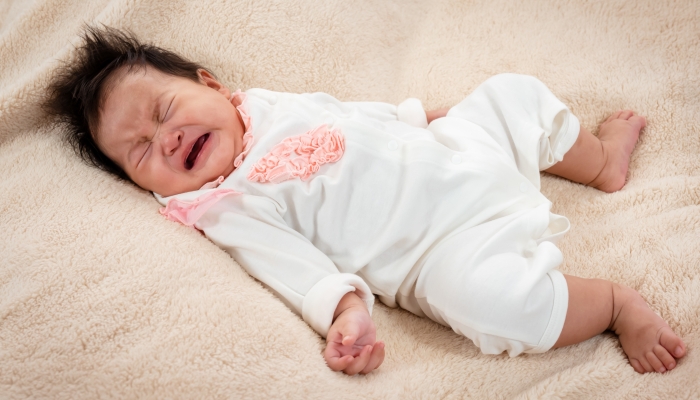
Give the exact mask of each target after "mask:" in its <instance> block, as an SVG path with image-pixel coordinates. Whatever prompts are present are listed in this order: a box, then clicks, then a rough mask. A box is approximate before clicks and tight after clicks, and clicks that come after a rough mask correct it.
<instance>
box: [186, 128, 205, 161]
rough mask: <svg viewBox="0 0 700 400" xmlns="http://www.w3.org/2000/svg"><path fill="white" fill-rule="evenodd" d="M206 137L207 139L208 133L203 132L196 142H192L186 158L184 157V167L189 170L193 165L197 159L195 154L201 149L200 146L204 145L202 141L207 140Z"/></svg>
mask: <svg viewBox="0 0 700 400" xmlns="http://www.w3.org/2000/svg"><path fill="white" fill-rule="evenodd" d="M207 139H209V134H208V133H205V134H204V135H202V136H200V137H199V139H197V141H196V142H194V144H193V145H192V149H191V150H190V154H188V155H187V158H186V159H185V169H187V170H190V169H192V167H194V162H195V161H196V160H197V156H198V155H199V153H200V152H201V151H202V147H204V143H205V142H206V141H207Z"/></svg>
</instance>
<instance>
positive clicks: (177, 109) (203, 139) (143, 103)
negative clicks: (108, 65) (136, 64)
mask: <svg viewBox="0 0 700 400" xmlns="http://www.w3.org/2000/svg"><path fill="white" fill-rule="evenodd" d="M199 75H200V82H201V83H197V82H194V81H191V80H189V79H187V78H182V77H175V76H171V75H167V74H164V73H162V72H160V71H158V70H156V69H155V68H152V67H147V68H145V69H144V68H139V69H136V70H134V71H131V72H119V71H118V72H117V75H116V76H115V77H114V78H113V79H114V81H113V83H112V85H111V89H109V88H108V91H107V95H106V96H107V97H106V98H105V101H104V105H103V108H102V109H101V110H100V119H99V126H98V128H97V135H96V141H97V145H98V147H99V148H100V149H101V150H102V151H103V152H104V153H105V154H106V155H107V157H109V158H110V159H112V160H113V161H114V162H116V163H117V165H119V166H120V167H122V168H123V169H124V171H125V172H126V173H127V175H129V177H131V179H132V180H133V181H134V182H135V183H136V184H137V185H139V186H141V187H142V188H144V189H146V190H151V191H153V192H155V193H158V194H160V195H162V196H171V195H174V194H178V193H184V192H188V191H192V190H197V189H199V188H200V187H201V186H202V185H204V184H205V183H207V182H210V181H212V180H215V179H216V178H218V177H219V176H221V175H223V176H227V175H228V174H230V173H231V172H232V171H233V169H234V167H233V161H234V159H235V158H236V156H237V155H238V154H239V153H240V152H241V151H242V148H243V134H244V133H245V128H244V126H243V123H242V121H241V119H240V117H239V115H238V111H237V110H236V108H235V107H234V106H233V105H232V104H231V102H230V101H229V98H230V96H231V93H230V91H229V90H228V89H227V88H226V87H224V86H223V85H222V84H220V83H219V82H218V81H216V80H215V79H214V77H213V76H211V75H210V74H209V73H207V72H206V71H202V70H200V72H199Z"/></svg>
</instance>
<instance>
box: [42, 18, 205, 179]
mask: <svg viewBox="0 0 700 400" xmlns="http://www.w3.org/2000/svg"><path fill="white" fill-rule="evenodd" d="M82 39H83V44H82V46H80V47H79V48H78V49H77V52H78V54H77V56H76V58H75V59H74V60H70V61H69V62H67V63H64V64H63V65H62V66H61V67H59V69H58V71H57V74H56V76H55V77H54V79H53V80H52V82H51V83H50V85H49V87H48V91H47V98H46V99H45V100H44V102H43V109H44V111H45V112H47V113H48V114H49V115H52V116H55V117H58V121H59V122H61V123H63V124H65V125H66V126H67V128H68V132H67V137H66V139H67V141H68V143H69V144H70V145H71V146H72V147H73V149H74V150H75V152H76V153H77V154H78V155H79V156H80V157H81V158H82V159H83V160H85V161H86V162H87V163H89V164H92V165H94V166H95V167H97V168H100V169H102V170H104V171H107V172H109V173H112V174H114V175H116V176H117V177H119V178H121V179H125V180H127V181H131V179H130V178H129V176H128V175H127V174H126V172H124V170H123V169H122V168H121V167H120V166H119V165H117V164H116V163H115V162H114V161H112V160H111V159H109V158H108V157H107V156H106V155H105V154H104V153H103V152H102V151H101V150H100V149H99V147H97V143H96V142H95V134H96V133H97V132H96V128H97V126H98V123H99V117H100V109H101V107H102V105H103V104H104V100H105V97H106V96H105V94H106V93H105V90H106V84H108V83H109V79H110V77H112V76H113V75H114V73H115V72H116V71H117V70H119V69H120V68H121V67H127V68H128V70H127V71H130V70H131V69H133V68H144V67H146V66H151V67H153V68H155V69H157V70H159V71H161V72H163V73H166V74H169V75H173V76H180V77H184V78H188V79H191V80H193V81H195V82H199V77H198V75H197V70H198V69H204V70H206V71H207V72H210V71H209V70H207V69H206V68H204V67H202V66H201V65H199V64H197V63H194V62H191V61H188V60H186V59H184V58H183V57H181V56H179V55H177V54H175V53H173V52H171V51H168V50H165V49H162V48H160V47H157V46H153V45H150V44H144V43H141V42H140V41H139V40H138V39H137V38H136V37H135V35H134V34H133V33H131V32H128V31H120V30H118V29H114V28H110V27H107V26H103V27H102V28H97V27H93V26H86V27H85V30H84V32H83V35H82ZM210 73H211V72H210ZM212 75H213V74H212Z"/></svg>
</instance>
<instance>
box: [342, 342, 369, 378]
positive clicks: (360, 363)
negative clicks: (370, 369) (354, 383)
mask: <svg viewBox="0 0 700 400" xmlns="http://www.w3.org/2000/svg"><path fill="white" fill-rule="evenodd" d="M370 353H372V346H370V345H367V346H365V347H364V348H363V349H362V351H361V352H360V355H358V356H357V357H355V359H354V360H352V362H351V363H350V364H349V365H348V366H347V368H344V369H343V372H345V373H346V374H348V375H355V374H356V373H358V372H360V371H362V370H363V369H364V368H365V367H366V366H367V363H368V362H369V358H370Z"/></svg>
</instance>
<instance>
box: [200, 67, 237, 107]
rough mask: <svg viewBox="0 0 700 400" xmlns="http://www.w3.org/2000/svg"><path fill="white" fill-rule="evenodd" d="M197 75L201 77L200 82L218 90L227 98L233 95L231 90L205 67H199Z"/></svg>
mask: <svg viewBox="0 0 700 400" xmlns="http://www.w3.org/2000/svg"><path fill="white" fill-rule="evenodd" d="M197 76H198V77H199V82H201V83H202V84H203V85H206V86H208V87H210V88H212V89H214V90H216V91H217V92H219V93H221V94H222V95H224V97H226V98H227V99H228V98H230V97H231V91H230V90H228V88H227V87H226V86H224V84H222V83H221V82H219V81H218V80H216V78H215V77H214V75H212V74H211V73H210V72H209V71H207V70H205V69H201V68H200V69H198V70H197Z"/></svg>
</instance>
